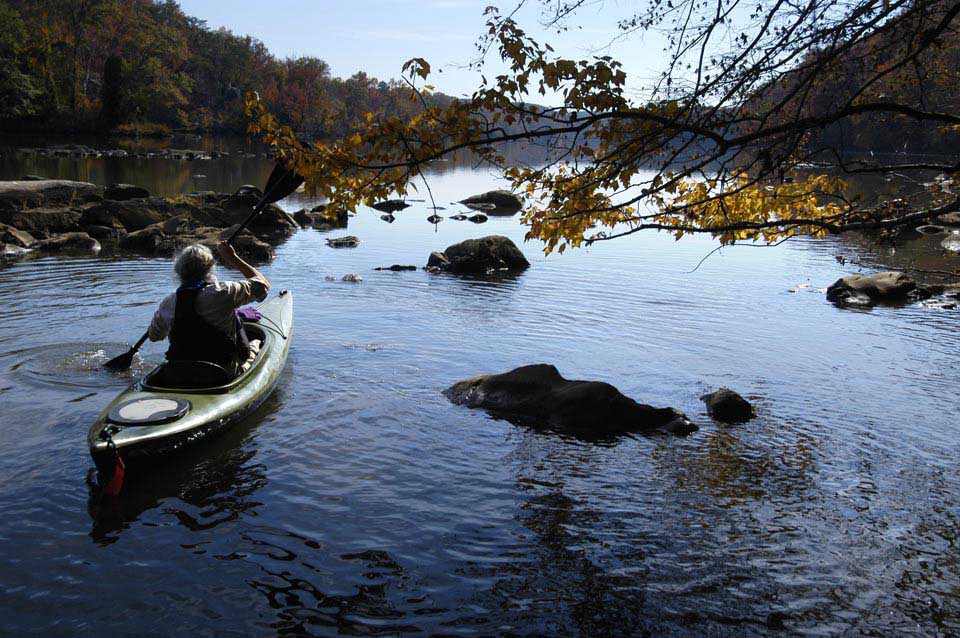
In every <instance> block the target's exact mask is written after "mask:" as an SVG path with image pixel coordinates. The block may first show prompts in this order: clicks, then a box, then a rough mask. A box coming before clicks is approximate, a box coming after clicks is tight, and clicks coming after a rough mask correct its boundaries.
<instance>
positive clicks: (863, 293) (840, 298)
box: [827, 272, 917, 305]
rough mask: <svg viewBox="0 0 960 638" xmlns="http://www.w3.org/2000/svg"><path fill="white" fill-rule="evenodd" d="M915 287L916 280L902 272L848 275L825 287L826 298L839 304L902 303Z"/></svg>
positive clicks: (908, 297) (908, 298)
mask: <svg viewBox="0 0 960 638" xmlns="http://www.w3.org/2000/svg"><path fill="white" fill-rule="evenodd" d="M916 289H917V282H915V281H914V280H913V278H912V277H910V276H909V275H906V274H904V273H902V272H878V273H876V274H873V275H848V276H846V277H842V278H840V279H838V280H837V281H835V282H834V283H833V284H832V285H831V286H830V287H829V288H827V299H828V300H829V301H832V302H833V303H836V304H840V305H845V304H848V305H870V304H875V303H903V302H907V301H909V300H910V298H911V293H913V291H914V290H916Z"/></svg>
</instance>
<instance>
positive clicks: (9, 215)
mask: <svg viewBox="0 0 960 638" xmlns="http://www.w3.org/2000/svg"><path fill="white" fill-rule="evenodd" d="M80 218H81V214H80V213H79V212H78V211H76V210H73V209H71V208H46V207H44V208H32V209H29V210H0V223H3V224H8V225H10V226H13V227H14V228H16V229H18V230H23V231H26V232H28V233H30V234H31V235H35V236H40V235H51V234H58V233H69V232H73V231H76V230H78V229H79V228H80Z"/></svg>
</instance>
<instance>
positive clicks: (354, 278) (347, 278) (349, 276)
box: [340, 274, 363, 284]
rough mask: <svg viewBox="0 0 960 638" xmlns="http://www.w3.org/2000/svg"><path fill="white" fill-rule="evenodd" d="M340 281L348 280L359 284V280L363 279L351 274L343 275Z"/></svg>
mask: <svg viewBox="0 0 960 638" xmlns="http://www.w3.org/2000/svg"><path fill="white" fill-rule="evenodd" d="M340 281H349V282H352V283H355V284H359V283H360V282H362V281H363V277H361V276H360V275H352V274H350V275H344V276H343V279H341V280H340Z"/></svg>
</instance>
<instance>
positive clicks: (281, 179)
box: [263, 162, 304, 204]
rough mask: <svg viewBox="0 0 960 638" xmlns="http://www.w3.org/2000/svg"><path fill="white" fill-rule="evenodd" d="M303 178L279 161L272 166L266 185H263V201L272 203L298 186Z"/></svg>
mask: <svg viewBox="0 0 960 638" xmlns="http://www.w3.org/2000/svg"><path fill="white" fill-rule="evenodd" d="M303 182H304V179H303V177H302V176H301V175H298V174H297V173H295V172H294V171H292V170H290V169H289V168H287V167H286V166H284V165H283V164H281V163H280V162H277V165H276V166H274V167H273V171H272V172H271V173H270V177H269V178H267V185H266V186H264V187H263V203H265V204H272V203H274V202H279V201H280V200H281V199H283V198H284V197H286V196H287V195H289V194H290V193H292V192H293V191H295V190H297V189H298V188H300V185H301V184H303Z"/></svg>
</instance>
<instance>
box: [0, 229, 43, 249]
mask: <svg viewBox="0 0 960 638" xmlns="http://www.w3.org/2000/svg"><path fill="white" fill-rule="evenodd" d="M35 243H37V240H36V238H34V236H33V235H31V234H30V233H28V232H26V231H23V230H17V229H16V228H14V227H13V226H8V225H7V224H0V244H12V245H14V246H19V247H21V248H30V247H31V246H33V245H34V244H35Z"/></svg>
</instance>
